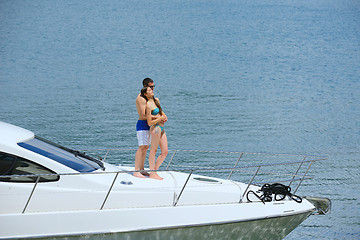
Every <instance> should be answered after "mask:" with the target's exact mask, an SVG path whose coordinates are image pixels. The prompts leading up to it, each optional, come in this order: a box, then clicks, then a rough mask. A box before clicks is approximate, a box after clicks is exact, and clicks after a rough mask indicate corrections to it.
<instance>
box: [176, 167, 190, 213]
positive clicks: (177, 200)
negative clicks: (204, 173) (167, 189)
mask: <svg viewBox="0 0 360 240" xmlns="http://www.w3.org/2000/svg"><path fill="white" fill-rule="evenodd" d="M192 173H193V170H191V172H190V174H189V176H188V178H187V179H186V182H185V183H184V186H183V188H182V189H181V191H180V194H179V196H178V198H177V199H176V201H175V202H174V207H175V206H176V204H177V203H178V202H179V199H180V197H181V194H182V193H183V191H184V189H185V186H186V184H187V183H188V181H189V179H190V176H191V174H192Z"/></svg>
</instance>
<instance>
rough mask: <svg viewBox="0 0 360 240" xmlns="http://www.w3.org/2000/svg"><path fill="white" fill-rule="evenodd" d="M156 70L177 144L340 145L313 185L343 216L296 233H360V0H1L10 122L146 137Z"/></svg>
mask: <svg viewBox="0 0 360 240" xmlns="http://www.w3.org/2000/svg"><path fill="white" fill-rule="evenodd" d="M145 77H151V78H153V79H154V80H155V84H156V91H155V93H156V96H158V97H159V98H160V100H161V104H162V106H163V108H164V111H165V112H166V114H167V115H168V117H169V121H168V123H167V124H166V132H167V135H168V139H169V148H171V149H200V150H226V151H248V152H272V153H274V152H275V153H302V154H316V155H326V156H328V157H329V160H328V161H326V162H321V163H317V164H315V166H313V167H312V171H311V174H313V175H315V177H316V178H315V179H313V180H311V181H310V182H309V183H308V185H306V186H305V187H303V188H302V189H301V194H302V195H311V196H321V197H328V198H330V199H331V200H332V202H333V208H332V212H331V214H330V215H326V216H311V217H310V218H308V219H307V220H306V221H305V222H304V223H302V224H301V225H300V226H299V227H298V228H296V229H295V230H294V231H293V232H292V233H291V234H290V235H288V236H287V237H286V239H360V198H359V196H360V187H359V178H360V173H359V167H360V161H359V160H360V149H359V143H360V124H359V122H360V121H359V119H360V109H359V97H360V81H359V80H360V2H359V1H355V0H344V1H342V0H317V1H313V0H305V1H295V0H288V1H282V0H280V1H279V0H276V1H275V0H270V1H244V0H240V1H237V0H236V1H235V0H229V1H225V2H224V1H216V0H206V1H205V0H195V1H178V0H174V1H166V0H159V1H145V0H132V1H115V0H109V1H85V0H81V1H70V0H62V1H38V0H31V1H30V0H29V1H21V0H17V1H4V0H0V120H1V121H5V122H9V123H12V124H15V125H19V126H22V127H24V128H27V129H30V130H32V131H34V132H36V133H37V134H38V135H40V136H43V137H45V138H48V139H50V140H52V141H55V142H58V143H60V144H62V145H66V146H69V147H73V148H136V146H137V140H136V134H135V123H136V120H137V113H136V108H135V104H134V103H135V97H136V95H137V94H138V93H139V91H140V89H141V81H142V79H143V78H145ZM0 134H1V133H0ZM196 164H197V165H199V164H200V165H201V163H199V162H197V163H196ZM214 164H215V165H216V164H217V165H219V166H221V164H222V162H221V160H219V161H218V162H214Z"/></svg>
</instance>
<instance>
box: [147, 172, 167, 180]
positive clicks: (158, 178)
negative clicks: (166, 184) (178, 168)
mask: <svg viewBox="0 0 360 240" xmlns="http://www.w3.org/2000/svg"><path fill="white" fill-rule="evenodd" d="M149 178H152V179H157V180H163V179H164V178H162V177H160V176H159V175H158V174H157V173H156V172H151V173H150V176H149Z"/></svg>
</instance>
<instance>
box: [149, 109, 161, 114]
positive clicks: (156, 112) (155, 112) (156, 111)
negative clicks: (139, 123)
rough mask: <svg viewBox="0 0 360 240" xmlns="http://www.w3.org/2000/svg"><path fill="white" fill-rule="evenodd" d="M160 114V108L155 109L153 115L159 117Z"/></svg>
mask: <svg viewBox="0 0 360 240" xmlns="http://www.w3.org/2000/svg"><path fill="white" fill-rule="evenodd" d="M159 112H160V110H159V108H155V109H154V110H152V111H151V115H158V114H159Z"/></svg>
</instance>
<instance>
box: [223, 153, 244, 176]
mask: <svg viewBox="0 0 360 240" xmlns="http://www.w3.org/2000/svg"><path fill="white" fill-rule="evenodd" d="M243 154H244V153H243V152H242V153H241V154H240V157H239V158H238V160H237V161H236V163H235V165H234V168H236V167H237V165H238V163H239V161H240V158H241V157H242V155H243ZM234 168H233V169H231V172H230V174H229V176H228V178H227V180H229V179H230V178H231V175H232V174H233V172H234Z"/></svg>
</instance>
